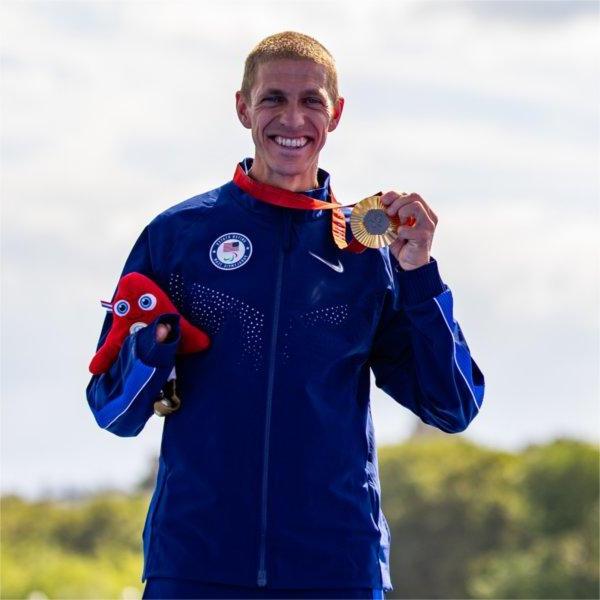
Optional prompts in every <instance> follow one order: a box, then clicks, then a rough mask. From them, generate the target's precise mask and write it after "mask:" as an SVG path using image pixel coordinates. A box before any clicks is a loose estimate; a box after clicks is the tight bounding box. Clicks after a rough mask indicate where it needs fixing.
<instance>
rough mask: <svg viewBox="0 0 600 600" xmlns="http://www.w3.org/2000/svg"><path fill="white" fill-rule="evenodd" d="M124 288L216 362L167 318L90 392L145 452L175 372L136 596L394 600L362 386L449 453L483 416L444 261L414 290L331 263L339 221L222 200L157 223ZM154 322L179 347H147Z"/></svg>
mask: <svg viewBox="0 0 600 600" xmlns="http://www.w3.org/2000/svg"><path fill="white" fill-rule="evenodd" d="M242 164H243V165H244V168H245V169H246V170H247V169H248V167H249V165H250V164H251V159H246V160H245V161H243V162H242ZM318 179H319V184H320V186H321V187H319V188H317V189H316V190H311V191H309V192H307V193H309V195H312V196H314V197H317V198H320V199H322V200H327V199H328V189H329V176H328V174H327V172H326V171H323V170H322V169H319V172H318ZM343 211H344V213H345V215H346V220H347V222H348V223H349V215H350V209H347V208H344V209H343ZM348 229H349V226H348ZM132 271H138V272H141V273H143V274H144V275H147V276H148V277H150V278H151V279H153V280H154V281H155V282H156V283H157V284H158V285H159V286H161V287H162V288H163V289H164V290H165V291H167V293H168V294H169V296H170V297H171V299H172V300H173V302H174V304H175V305H176V307H177V308H178V310H179V311H180V312H181V314H183V315H185V317H186V318H187V319H189V320H190V321H191V322H192V324H194V325H197V326H198V327H200V328H202V329H204V330H205V331H206V332H207V333H208V334H209V335H210V337H211V342H212V344H211V347H210V348H209V349H208V350H206V351H204V352H200V353H196V354H188V355H176V354H175V352H176V348H177V343H178V340H179V327H178V319H179V317H178V316H177V315H169V314H165V315H161V316H159V317H157V318H156V319H155V320H154V321H153V322H152V323H151V324H150V325H149V326H148V327H145V328H142V329H139V330H138V331H136V332H134V333H132V334H130V335H129V336H128V337H127V338H126V339H125V342H124V344H123V346H122V348H121V351H120V354H119V357H118V359H117V361H116V362H115V363H114V364H113V366H112V367H111V369H110V370H109V371H108V372H106V373H104V374H102V375H95V376H93V377H92V378H91V380H90V382H89V384H88V386H87V400H88V404H89V406H90V408H91V411H92V413H93V415H94V418H95V419H96V421H97V423H98V425H99V426H100V427H102V428H104V429H106V430H108V431H110V432H111V433H114V434H115V435H118V436H136V435H138V434H139V433H140V431H141V430H142V429H143V427H144V425H145V423H146V422H147V420H148V419H149V418H150V416H152V415H153V404H154V401H155V399H156V397H157V394H158V393H159V391H160V389H161V388H162V387H163V385H164V384H165V382H166V380H167V378H168V377H169V374H170V373H171V371H172V369H173V367H175V371H176V376H177V388H178V391H179V395H180V397H181V400H182V405H181V408H180V409H179V410H178V411H176V412H174V413H173V414H171V415H169V416H167V417H166V418H165V421H164V429H163V434H162V442H161V448H160V457H159V470H158V475H157V481H156V488H155V490H154V494H153V496H152V499H151V501H150V504H149V508H148V514H147V517H146V522H145V525H144V530H143V533H142V540H143V547H144V570H143V574H142V581H145V580H146V578H147V577H152V576H157V577H159V576H162V577H176V578H188V579H197V580H201V581H206V582H220V583H226V584H234V585H245V586H255V585H258V586H265V585H266V586H268V587H273V588H331V587H340V588H350V587H371V588H383V589H384V590H385V591H390V590H392V589H393V587H392V583H391V580H390V574H389V549H390V531H389V528H388V525H387V522H386V519H385V517H384V515H383V512H382V510H381V489H380V483H379V474H378V466H377V450H376V444H375V435H374V429H373V421H372V417H371V408H370V401H369V387H370V377H369V371H370V369H372V370H373V373H374V375H375V381H376V384H377V386H378V387H379V388H381V389H382V390H384V391H385V392H386V393H387V394H389V395H390V396H391V397H392V398H393V399H394V400H395V401H396V402H398V403H399V404H401V405H403V406H405V407H406V408H408V409H409V410H410V411H412V412H413V413H414V414H415V415H417V416H418V417H419V418H420V419H421V420H422V421H424V422H425V423H428V424H430V425H433V426H434V427H436V428H438V429H441V430H442V431H445V432H447V433H456V432H460V431H463V430H464V429H465V428H466V427H467V426H468V425H469V423H470V422H471V420H472V419H473V418H474V417H475V415H476V414H477V413H478V411H479V410H480V408H481V405H482V401H483V396H484V377H483V374H482V372H481V371H480V369H479V368H478V366H477V364H476V363H475V361H474V360H473V358H472V357H471V355H470V351H469V347H468V346H467V342H466V341H465V338H464V336H463V333H462V331H461V328H460V326H459V324H458V323H457V322H456V321H455V319H454V317H453V299H452V293H451V291H450V289H449V288H448V286H447V285H446V284H445V283H443V282H442V280H441V278H440V275H439V272H438V264H437V261H436V260H435V259H434V258H433V257H431V259H430V262H429V264H427V265H423V266H421V267H419V268H417V269H413V270H411V271H404V270H403V269H402V268H401V267H400V265H399V263H398V262H397V261H396V259H395V258H394V257H393V256H391V255H390V253H389V249H388V248H383V249H381V250H373V249H368V250H366V251H364V252H363V253H361V254H352V253H350V252H347V251H342V250H339V249H338V248H337V247H336V245H335V244H334V241H333V239H332V235H331V215H330V211H323V210H296V209H288V208H282V207H278V206H274V205H272V204H268V203H266V202H263V201H261V200H258V199H256V198H254V197H252V196H250V195H249V194H247V193H245V192H243V191H242V190H241V189H240V188H239V187H237V186H236V185H235V184H234V183H233V181H229V182H228V183H226V184H224V185H222V186H221V187H219V188H217V189H214V190H212V191H209V192H206V193H203V194H200V195H198V196H194V197H192V198H190V199H188V200H185V201H183V202H180V203H179V204H176V205H175V206H173V207H171V208H169V209H167V210H165V211H164V212H162V213H161V214H159V215H158V216H157V217H155V218H154V219H153V220H152V221H151V222H150V223H149V224H148V225H147V226H146V227H145V228H144V230H143V231H142V233H141V235H140V236H139V238H138V240H137V242H136V243H135V245H134V247H133V249H132V251H131V253H130V255H129V257H128V259H127V261H126V263H125V267H124V269H123V271H122V275H125V274H126V273H129V272H132ZM114 300H116V299H115V298H114V297H113V301H114ZM111 320H112V315H111V313H107V315H106V318H105V320H104V324H103V327H102V331H101V334H100V339H99V341H98V345H97V348H98V347H100V345H101V344H102V343H103V341H104V338H105V337H106V335H107V333H108V330H109V328H110V325H111ZM159 322H170V323H171V324H172V325H173V326H174V329H173V339H172V341H167V342H163V343H157V342H155V341H154V339H155V338H154V335H155V330H156V326H157V324H158V323H159Z"/></svg>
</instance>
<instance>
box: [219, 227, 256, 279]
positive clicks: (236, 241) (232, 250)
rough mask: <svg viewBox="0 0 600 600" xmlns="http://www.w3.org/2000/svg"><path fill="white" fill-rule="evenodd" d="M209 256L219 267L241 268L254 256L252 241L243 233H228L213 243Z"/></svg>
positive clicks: (223, 268)
mask: <svg viewBox="0 0 600 600" xmlns="http://www.w3.org/2000/svg"><path fill="white" fill-rule="evenodd" d="M209 256H210V262H212V264H213V265H215V267H217V269H221V270H223V271H231V270H233V269H239V268H240V267H243V266H244V265H245V264H246V263H247V262H248V260H250V257H251V256H252V242H251V241H250V240H249V239H248V238H247V237H246V236H245V235H243V234H242V233H226V234H224V235H222V236H220V237H218V238H217V239H216V240H215V241H214V242H213V243H212V246H211V247H210V253H209Z"/></svg>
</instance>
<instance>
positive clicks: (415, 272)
mask: <svg viewBox="0 0 600 600" xmlns="http://www.w3.org/2000/svg"><path fill="white" fill-rule="evenodd" d="M393 263H394V264H393V267H392V269H393V272H394V280H395V283H396V285H397V286H398V292H399V294H398V303H399V304H400V305H402V306H409V305H413V304H419V303H421V302H425V301H426V300H431V299H432V298H434V297H435V296H439V295H440V294H441V293H442V292H444V291H445V290H446V286H445V285H444V282H443V281H442V278H441V277H440V273H439V271H438V263H437V260H435V258H433V256H431V255H430V256H429V262H428V263H427V264H426V265H422V266H420V267H417V268H416V269H412V270H409V271H406V270H404V269H403V268H402V267H401V266H400V263H399V262H398V261H397V260H395V259H394V260H393Z"/></svg>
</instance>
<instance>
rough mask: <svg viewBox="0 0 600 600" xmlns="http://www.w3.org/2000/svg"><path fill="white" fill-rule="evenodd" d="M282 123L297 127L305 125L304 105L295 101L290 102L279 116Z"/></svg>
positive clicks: (292, 127)
mask: <svg viewBox="0 0 600 600" xmlns="http://www.w3.org/2000/svg"><path fill="white" fill-rule="evenodd" d="M279 119H280V121H281V124H282V125H285V126H286V127H289V128H290V129H295V128H298V127H302V126H303V125H304V113H303V111H302V107H301V106H298V105H297V104H295V103H293V102H289V103H288V104H287V105H286V106H285V107H284V108H283V110H282V111H281V115H280V117H279Z"/></svg>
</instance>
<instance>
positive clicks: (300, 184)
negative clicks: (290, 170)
mask: <svg viewBox="0 0 600 600" xmlns="http://www.w3.org/2000/svg"><path fill="white" fill-rule="evenodd" d="M248 175H249V176H250V177H252V179H255V180H256V181H260V182H261V183H266V184H267V185H272V186H274V187H278V188H281V189H284V190H289V191H291V192H304V191H306V190H312V189H314V188H318V187H319V181H318V179H317V165H315V166H314V168H311V169H310V171H307V172H306V173H301V174H299V175H282V174H280V173H276V172H275V171H272V170H271V169H269V167H268V165H266V164H265V163H264V162H263V161H261V160H258V161H257V160H256V159H254V161H253V162H252V166H251V167H250V170H249V171H248Z"/></svg>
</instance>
